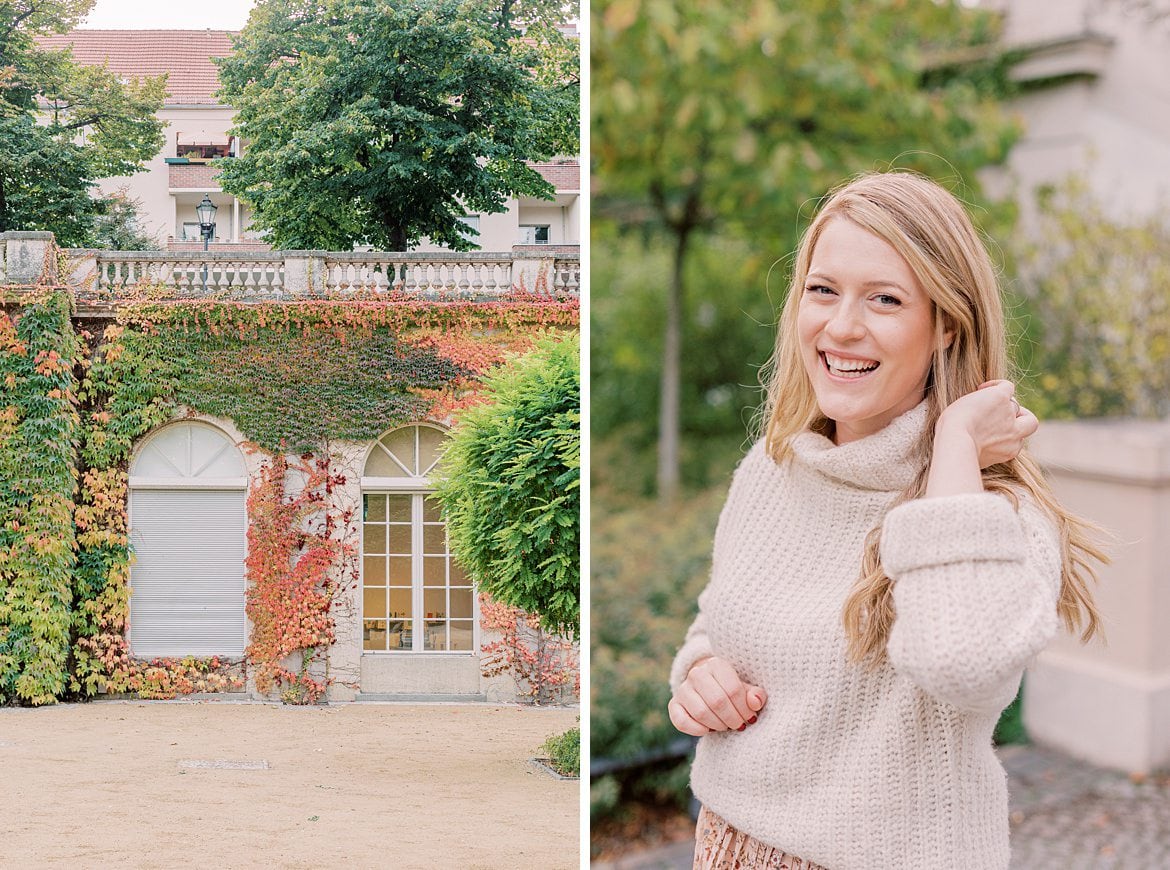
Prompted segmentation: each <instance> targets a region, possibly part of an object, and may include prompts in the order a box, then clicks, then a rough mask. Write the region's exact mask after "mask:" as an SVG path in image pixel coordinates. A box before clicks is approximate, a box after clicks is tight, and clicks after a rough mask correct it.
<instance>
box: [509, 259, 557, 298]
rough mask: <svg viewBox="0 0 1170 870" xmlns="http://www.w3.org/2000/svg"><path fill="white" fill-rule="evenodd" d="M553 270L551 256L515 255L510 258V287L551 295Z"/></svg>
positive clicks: (554, 265)
mask: <svg viewBox="0 0 1170 870" xmlns="http://www.w3.org/2000/svg"><path fill="white" fill-rule="evenodd" d="M555 269H556V263H555V260H554V258H553V257H552V256H551V255H549V256H541V255H540V254H521V253H517V254H515V255H513V257H512V287H513V289H520V290H527V291H529V292H530V293H531V292H540V293H551V292H552V290H553V278H554V277H555V274H556V272H555Z"/></svg>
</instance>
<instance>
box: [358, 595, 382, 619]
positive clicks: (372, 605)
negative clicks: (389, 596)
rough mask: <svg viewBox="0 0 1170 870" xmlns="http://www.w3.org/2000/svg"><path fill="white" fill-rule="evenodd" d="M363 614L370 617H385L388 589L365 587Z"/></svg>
mask: <svg viewBox="0 0 1170 870" xmlns="http://www.w3.org/2000/svg"><path fill="white" fill-rule="evenodd" d="M362 606H363V610H362V616H364V617H365V618H366V619H367V620H369V619H385V617H386V590H385V589H365V590H363V591H362Z"/></svg>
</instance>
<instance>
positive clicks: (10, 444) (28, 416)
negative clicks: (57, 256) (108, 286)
mask: <svg viewBox="0 0 1170 870" xmlns="http://www.w3.org/2000/svg"><path fill="white" fill-rule="evenodd" d="M71 306H72V299H71V297H70V296H69V295H68V293H65V292H62V291H60V290H56V289H50V290H47V291H45V290H41V291H39V292H38V293H36V295H34V296H32V297H31V298H29V299H28V301H27V303H26V304H25V305H24V307H23V308H22V309H21V310H20V311H19V313H17V314H15V315H12V316H10V315H9V314H8V313H7V312H5V311H0V383H2V384H3V400H0V405H2V407H0V701H6V700H8V699H11V698H16V699H19V700H20V701H23V702H25V703H30V704H45V703H51V702H52V701H53V700H54V699H56V698H57V697H58V696H59V695H60V694H61V693H62V692H63V691H64V690H65V687H66V683H67V680H68V656H69V628H70V618H71V604H72V597H73V596H72V591H71V588H70V581H71V578H72V575H73V570H74V566H75V563H76V555H75V553H74V531H73V523H72V506H73V493H74V488H75V484H76V476H77V471H76V467H75V448H74V440H75V435H76V430H77V426H78V417H77V411H76V408H75V402H76V383H75V381H74V376H73V358H74V356H75V354H76V343H77V339H76V336H75V335H74V332H73V328H72V325H71V322H70V314H71Z"/></svg>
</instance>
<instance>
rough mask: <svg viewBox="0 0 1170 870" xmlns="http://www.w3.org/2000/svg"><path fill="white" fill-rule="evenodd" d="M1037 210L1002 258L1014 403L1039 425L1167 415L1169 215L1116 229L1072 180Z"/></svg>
mask: <svg viewBox="0 0 1170 870" xmlns="http://www.w3.org/2000/svg"><path fill="white" fill-rule="evenodd" d="M1037 207H1038V225H1037V229H1036V232H1034V233H1029V234H1027V235H1025V234H1020V236H1019V238H1021V241H1020V242H1017V243H1016V245H1015V246H1014V247H1013V248H1012V249H1011V251H1010V252H1011V253H1012V254H1013V255H1014V256H1015V258H1016V260H1017V263H1018V267H1017V268H1018V276H1019V277H1018V281H1017V284H1016V288H1015V292H1016V293H1017V294H1018V296H1019V298H1020V301H1021V306H1020V307H1021V311H1020V313H1019V321H1020V326H1021V332H1022V335H1021V338H1020V341H1019V352H1018V362H1019V365H1020V369H1021V370H1022V372H1023V377H1022V379H1021V383H1020V393H1021V395H1022V396H1023V397H1024V398H1025V401H1026V402H1027V404H1028V405H1029V407H1030V408H1032V409H1033V410H1034V411H1035V412H1036V413H1037V415H1038V416H1039V417H1040V418H1041V419H1044V418H1046V417H1047V418H1073V417H1144V418H1164V417H1166V416H1167V415H1170V290H1168V288H1170V213H1167V212H1166V211H1165V210H1163V211H1161V212H1160V213H1156V214H1153V215H1151V216H1149V217H1145V218H1142V219H1140V220H1138V221H1134V222H1132V223H1126V224H1122V223H1119V222H1118V221H1116V220H1114V219H1112V218H1110V217H1109V216H1108V215H1107V214H1106V212H1105V211H1104V210H1103V209H1102V208H1101V206H1100V205H1099V204H1098V202H1097V201H1096V200H1095V199H1094V198H1093V196H1092V195H1091V194H1090V193H1089V191H1088V189H1087V187H1086V185H1085V183H1084V181H1083V180H1082V179H1080V178H1078V177H1075V176H1074V177H1070V178H1068V179H1066V180H1065V181H1063V182H1062V183H1060V184H1058V185H1054V186H1050V187H1046V188H1042V189H1041V190H1040V191H1038V194H1037ZM1028 239H1032V241H1028Z"/></svg>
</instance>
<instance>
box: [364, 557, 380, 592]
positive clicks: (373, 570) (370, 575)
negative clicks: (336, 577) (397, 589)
mask: <svg viewBox="0 0 1170 870" xmlns="http://www.w3.org/2000/svg"><path fill="white" fill-rule="evenodd" d="M363 562H364V564H363V565H362V583H364V584H365V585H366V586H385V585H386V557H385V556H366V558H365V559H364V560H363Z"/></svg>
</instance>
